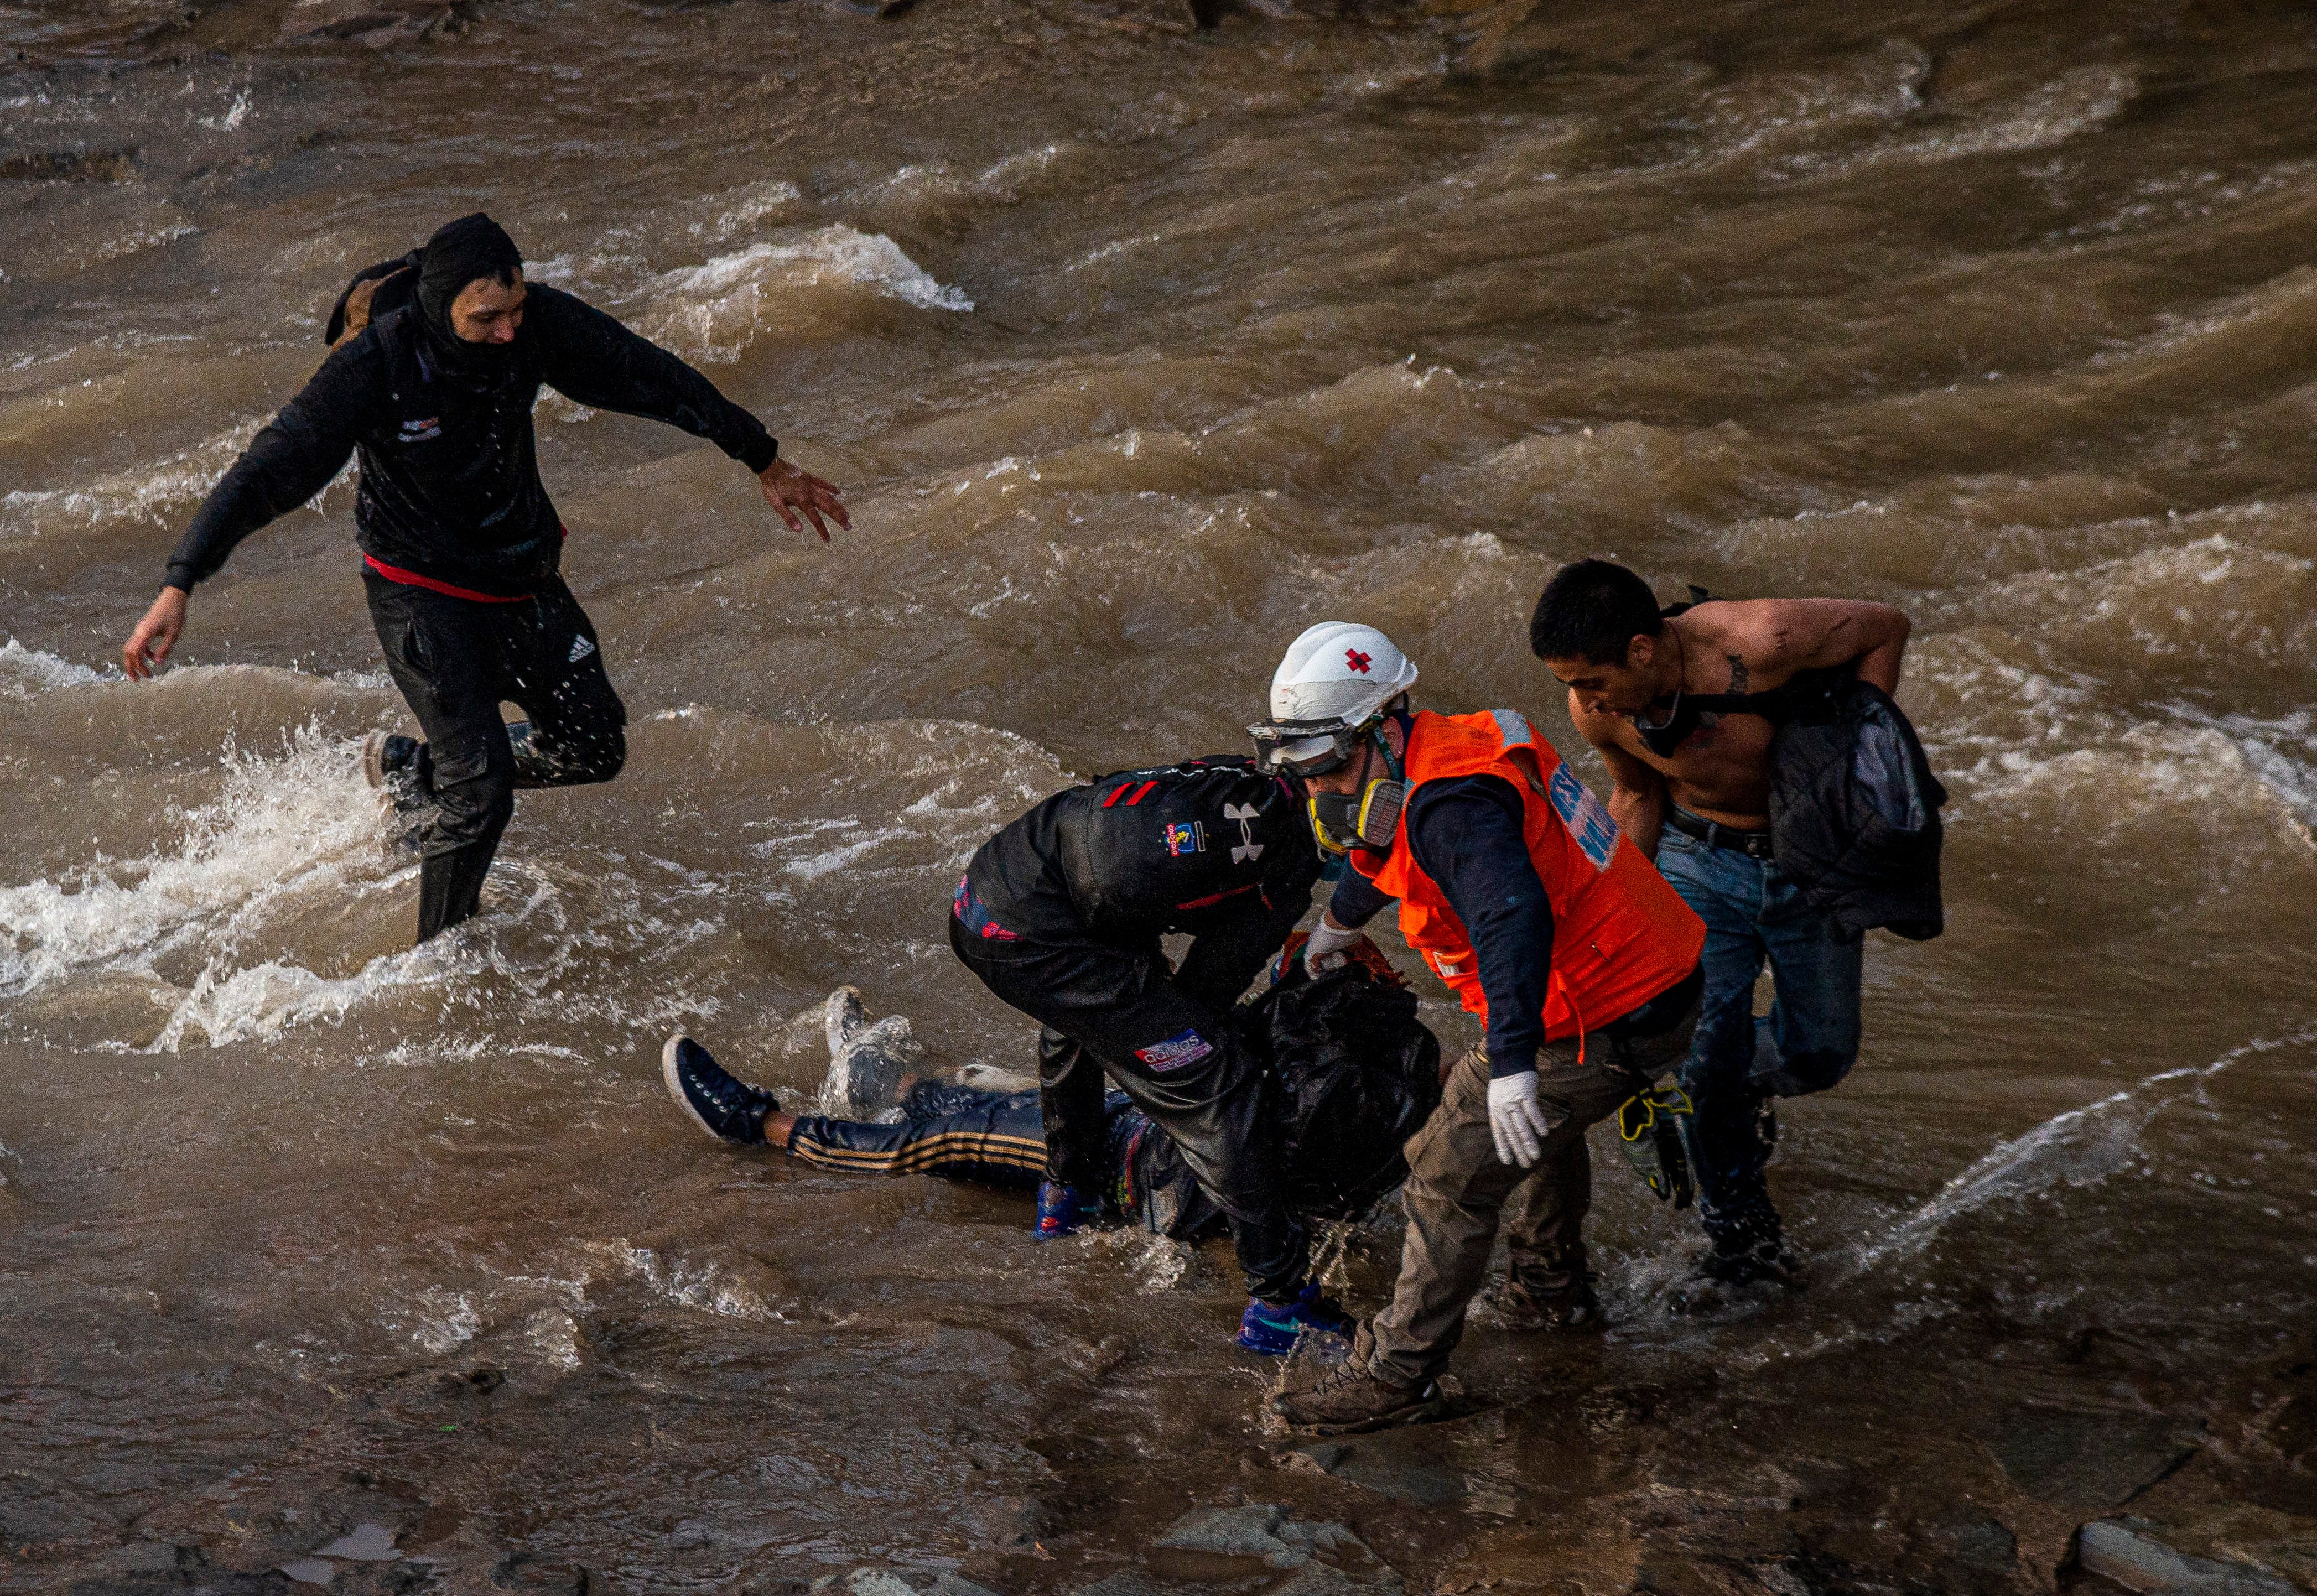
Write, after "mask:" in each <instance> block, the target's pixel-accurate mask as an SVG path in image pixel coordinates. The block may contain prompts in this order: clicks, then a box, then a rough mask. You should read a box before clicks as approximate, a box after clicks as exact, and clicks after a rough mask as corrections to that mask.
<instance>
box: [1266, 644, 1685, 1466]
mask: <svg viewBox="0 0 2317 1596" xmlns="http://www.w3.org/2000/svg"><path fill="white" fill-rule="evenodd" d="M1416 680H1417V670H1416V666H1415V664H1414V663H1413V662H1412V661H1410V660H1409V658H1408V657H1407V655H1404V654H1402V653H1401V652H1400V649H1399V647H1398V646H1395V645H1394V644H1393V643H1392V641H1391V638H1387V637H1385V636H1384V635H1383V634H1382V632H1380V631H1378V630H1376V629H1374V628H1373V627H1367V626H1359V625H1355V624H1353V623H1351V622H1347V621H1323V622H1321V623H1320V625H1318V626H1315V627H1312V628H1311V629H1309V630H1307V631H1305V632H1304V633H1303V634H1302V636H1301V637H1299V638H1296V639H1295V641H1294V642H1293V644H1292V645H1291V646H1289V648H1288V650H1287V654H1286V656H1285V658H1284V659H1283V660H1282V661H1281V662H1280V665H1279V669H1278V671H1277V673H1275V675H1274V676H1273V678H1272V683H1271V718H1269V719H1268V720H1265V721H1262V722H1259V723H1257V725H1255V726H1253V727H1249V728H1248V730H1249V732H1250V734H1251V735H1252V736H1253V737H1254V739H1255V745H1256V757H1257V766H1258V768H1260V769H1262V770H1265V771H1273V772H1276V773H1278V774H1279V775H1281V776H1283V777H1288V778H1293V779H1294V780H1298V781H1300V782H1301V783H1302V787H1303V790H1304V795H1305V813H1306V816H1307V818H1308V819H1309V822H1310V825H1311V835H1312V839H1313V841H1314V842H1315V843H1317V844H1318V845H1319V847H1320V850H1321V851H1323V852H1327V853H1331V854H1337V855H1341V856H1343V858H1344V859H1345V860H1346V864H1347V865H1348V867H1349V868H1348V869H1346V872H1345V874H1344V877H1343V878H1342V880H1341V881H1340V882H1339V883H1338V884H1337V888H1336V891H1335V894H1334V896H1333V898H1332V900H1331V901H1330V903H1329V905H1328V910H1327V912H1326V913H1325V914H1323V915H1322V916H1321V919H1320V927H1319V929H1318V931H1317V932H1315V933H1314V934H1313V936H1312V938H1311V942H1310V944H1309V945H1308V949H1307V953H1306V958H1307V960H1309V961H1310V962H1311V964H1312V965H1313V966H1314V967H1319V966H1320V965H1323V964H1324V963H1325V962H1326V961H1327V959H1328V958H1329V956H1330V953H1331V951H1332V950H1337V949H1340V948H1341V947H1342V946H1343V944H1344V943H1345V942H1347V941H1350V940H1352V939H1353V938H1355V937H1356V936H1358V935H1359V929H1358V928H1359V927H1361V926H1363V925H1364V924H1365V923H1367V922H1368V921H1369V920H1370V919H1371V918H1372V917H1373V916H1374V915H1375V914H1377V913H1378V912H1379V911H1380V910H1382V908H1383V906H1384V905H1386V904H1389V903H1391V902H1392V901H1393V900H1395V899H1397V900H1398V901H1399V904H1400V932H1401V934H1402V935H1403V936H1405V937H1406V938H1407V940H1408V944H1409V948H1410V949H1411V950H1414V951H1416V952H1417V953H1418V954H1420V955H1422V956H1423V958H1424V960H1425V962H1426V963H1427V965H1429V966H1430V967H1431V968H1432V970H1433V971H1434V973H1435V974H1436V975H1438V976H1440V978H1441V979H1442V980H1443V981H1445V982H1446V983H1447V985H1449V986H1450V987H1451V988H1452V989H1453V990H1454V991H1455V993H1456V994H1457V995H1458V996H1459V997H1460V998H1461V999H1462V1000H1463V1005H1464V1007H1465V1008H1466V1009H1468V1010H1470V1011H1472V1012H1473V1013H1475V1014H1478V1015H1480V1016H1481V1018H1482V1019H1483V1020H1484V1021H1486V1023H1487V1027H1488V1030H1487V1033H1486V1038H1485V1039H1484V1040H1483V1041H1482V1043H1481V1045H1480V1046H1479V1047H1476V1048H1473V1049H1472V1051H1471V1052H1470V1053H1468V1054H1466V1055H1465V1056H1464V1057H1463V1059H1462V1060H1461V1061H1460V1062H1459V1063H1458V1064H1457V1065H1455V1067H1454V1069H1453V1070H1452V1071H1451V1073H1450V1075H1449V1078H1448V1082H1447V1084H1446V1088H1445V1092H1444V1095H1443V1097H1442V1101H1441V1105H1440V1107H1439V1109H1438V1110H1436V1111H1435V1112H1434V1114H1433V1116H1432V1118H1431V1119H1430V1120H1429V1121H1427V1123H1426V1125H1425V1128H1423V1129H1422V1130H1421V1131H1419V1132H1418V1134H1417V1136H1416V1137H1415V1138H1414V1139H1413V1140H1412V1141H1410V1142H1409V1146H1408V1160H1409V1178H1408V1183H1407V1185H1406V1187H1405V1188H1404V1198H1403V1206H1404V1207H1405V1208H1406V1211H1407V1215H1408V1235H1407V1241H1406V1243H1405V1245H1404V1248H1403V1251H1402V1253H1401V1259H1400V1279H1399V1283H1398V1285H1397V1287H1396V1288H1395V1289H1394V1292H1393V1297H1392V1301H1391V1306H1388V1307H1387V1308H1385V1309H1384V1310H1383V1312H1382V1313H1381V1314H1379V1315H1376V1317H1375V1318H1374V1319H1373V1321H1371V1322H1370V1323H1368V1324H1363V1325H1362V1326H1360V1328H1359V1332H1358V1334H1357V1336H1356V1337H1355V1341H1354V1343H1353V1349H1352V1355H1351V1357H1350V1358H1349V1359H1347V1360H1346V1361H1345V1362H1343V1363H1342V1364H1340V1365H1338V1366H1337V1368H1335V1369H1331V1370H1330V1371H1328V1374H1327V1375H1326V1376H1324V1377H1323V1378H1321V1379H1320V1382H1319V1384H1318V1385H1317V1386H1313V1387H1311V1388H1310V1389H1307V1390H1302V1391H1298V1392H1293V1393H1291V1394H1289V1395H1284V1396H1281V1397H1279V1398H1277V1399H1276V1400H1275V1402H1274V1404H1273V1406H1274V1407H1275V1410H1276V1411H1278V1412H1279V1413H1283V1414H1284V1415H1285V1416H1286V1417H1287V1418H1288V1419H1289V1420H1290V1421H1291V1422H1293V1423H1294V1424H1296V1425H1297V1426H1299V1427H1301V1428H1304V1429H1308V1430H1316V1431H1320V1432H1321V1433H1332V1432H1335V1431H1353V1430H1369V1429H1374V1428H1376V1427H1378V1426H1380V1425H1383V1424H1391V1423H1398V1422H1407V1421H1408V1420H1410V1419H1413V1418H1416V1417H1418V1416H1421V1415H1422V1414H1424V1413H1427V1412H1429V1411H1430V1410H1431V1409H1432V1408H1433V1407H1434V1406H1435V1405H1436V1403H1437V1401H1438V1392H1437V1386H1436V1378H1437V1376H1438V1375H1439V1373H1440V1372H1441V1370H1442V1369H1445V1367H1446V1366H1447V1362H1448V1359H1449V1355H1450V1354H1451V1353H1452V1352H1453V1351H1454V1349H1455V1346H1456V1343H1457V1342H1458V1340H1459V1339H1461V1337H1462V1336H1463V1326H1464V1311H1465V1309H1466V1307H1467V1306H1469V1305H1470V1304H1471V1301H1472V1297H1473V1295H1474V1294H1475V1293H1476V1292H1477V1291H1478V1290H1479V1289H1480V1288H1481V1282H1482V1280H1483V1279H1484V1277H1485V1275H1486V1271H1487V1269H1488V1262H1489V1249H1490V1247H1491V1246H1492V1245H1493V1244H1494V1243H1495V1240H1496V1234H1497V1229H1498V1219H1499V1214H1500V1211H1501V1209H1502V1208H1503V1207H1504V1205H1505V1203H1506V1201H1507V1199H1510V1198H1511V1197H1512V1195H1513V1194H1514V1192H1515V1190H1516V1189H1518V1188H1519V1187H1520V1186H1521V1185H1522V1184H1523V1182H1524V1181H1529V1182H1531V1185H1530V1187H1529V1190H1528V1192H1527V1194H1526V1197H1525V1201H1524V1203H1523V1205H1522V1208H1523V1211H1522V1213H1521V1214H1520V1216H1519V1217H1518V1218H1517V1219H1516V1223H1515V1226H1514V1232H1515V1234H1514V1235H1513V1237H1512V1242H1513V1278H1512V1281H1511V1290H1510V1296H1511V1298H1512V1306H1514V1308H1515V1309H1516V1312H1521V1313H1524V1314H1525V1316H1526V1318H1527V1319H1528V1322H1530V1323H1532V1324H1536V1325H1539V1326H1553V1327H1559V1328H1567V1329H1585V1328H1591V1327H1593V1326H1594V1325H1597V1324H1598V1323H1599V1319H1600V1310H1599V1305H1598V1303H1597V1301H1596V1299H1595V1297H1594V1295H1593V1292H1592V1288H1591V1286H1590V1284H1589V1283H1588V1276H1587V1272H1586V1267H1585V1248H1584V1241H1583V1235H1582V1226H1583V1221H1584V1216H1585V1211H1586V1209H1587V1208H1588V1206H1589V1204H1590V1199H1591V1186H1592V1172H1591V1166H1590V1164H1589V1163H1588V1159H1587V1155H1586V1150H1585V1131H1586V1128H1587V1127H1588V1126H1590V1125H1591V1124H1593V1123H1594V1122H1595V1121H1597V1120H1598V1119H1605V1118H1606V1117H1607V1116H1608V1115H1610V1114H1611V1113H1613V1112H1616V1111H1617V1110H1618V1108H1619V1105H1620V1104H1622V1103H1625V1102H1628V1101H1632V1102H1633V1103H1635V1104H1636V1105H1639V1109H1649V1110H1655V1109H1657V1108H1659V1107H1660V1106H1662V1107H1663V1108H1664V1109H1665V1110H1668V1111H1670V1110H1672V1108H1673V1107H1674V1106H1675V1105H1674V1104H1673V1103H1672V1101H1671V1100H1670V1099H1669V1098H1660V1097H1659V1094H1658V1093H1657V1092H1656V1091H1655V1089H1654V1088H1653V1087H1652V1085H1651V1083H1653V1082H1654V1081H1655V1079H1656V1078H1657V1077H1658V1076H1659V1074H1663V1073H1664V1072H1665V1071H1667V1070H1668V1069H1669V1068H1671V1067H1672V1066H1673V1065H1675V1064H1677V1063H1678V1062H1679V1061H1680V1059H1681V1058H1682V1057H1683V1056H1684V1055H1685V1054H1686V1052H1687V1051H1688V1048H1689V1042H1690V1035H1691V1032H1692V1030H1694V1029H1695V1024H1696V1019H1697V1006H1698V994H1699V992H1700V991H1701V990H1702V985H1703V984H1702V982H1701V979H1700V977H1699V974H1698V967H1697V958H1698V950H1699V949H1700V947H1701V946H1702V944H1703V943H1704V936H1705V929H1704V925H1703V924H1702V923H1700V922H1699V920H1698V918H1697V916H1696V915H1695V914H1692V913H1690V911H1689V909H1688V908H1687V906H1686V905H1684V904H1683V903H1682V901H1681V899H1680V898H1679V897H1678V896H1676V895H1675V894H1674V891H1673V889H1672V888H1671V887H1668V886H1667V885H1666V882H1665V878H1663V877H1661V876H1659V874H1658V872H1657V871H1656V869H1653V868H1652V867H1651V864H1650V862H1649V860H1646V859H1644V858H1642V855H1641V853H1640V852H1639V851H1638V850H1636V849H1635V848H1634V847H1633V844H1632V843H1630V842H1628V841H1626V840H1625V839H1624V837H1623V836H1622V835H1620V834H1619V833H1618V830H1617V827H1616V825H1615V823H1613V822H1612V821H1611V820H1610V818H1609V816H1608V813H1607V811H1606V810H1605V809H1604V808H1603V807H1601V805H1600V803H1599V802H1598V801H1597V799H1595V798H1593V796H1592V795H1591V794H1590V793H1589V792H1588V791H1587V790H1586V789H1585V786H1584V784H1583V783H1582V782H1580V781H1579V780H1577V778H1576V776H1575V774H1574V773H1573V772H1571V771H1570V770H1569V769H1568V768H1567V767H1566V766H1564V765H1563V764H1562V763H1561V756H1560V755H1559V754H1558V753H1555V752H1554V750H1553V748H1552V745H1551V744H1549V743H1547V742H1546V741H1545V740H1544V739H1543V737H1541V736H1537V734H1536V732H1535V731H1534V728H1533V727H1530V725H1529V723H1528V720H1527V718H1526V717H1525V716H1523V715H1521V714H1520V713H1519V712H1518V711H1517V710H1513V709H1485V710H1482V711H1481V712H1480V713H1478V714H1472V715H1440V714H1435V713H1433V712H1431V711H1428V710H1427V711H1418V710H1414V709H1411V708H1410V706H1409V700H1408V691H1409V688H1411V687H1412V686H1414V685H1415V683H1416ZM1639 1109H1637V1111H1636V1114H1635V1118H1636V1119H1644V1118H1646V1117H1647V1116H1646V1115H1644V1114H1642V1113H1641V1112H1640V1111H1639ZM1667 1189H1668V1193H1670V1192H1671V1190H1673V1176H1672V1174H1671V1172H1668V1181H1667Z"/></svg>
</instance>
